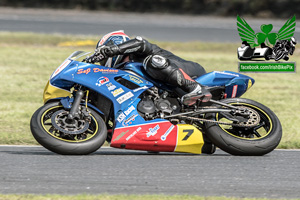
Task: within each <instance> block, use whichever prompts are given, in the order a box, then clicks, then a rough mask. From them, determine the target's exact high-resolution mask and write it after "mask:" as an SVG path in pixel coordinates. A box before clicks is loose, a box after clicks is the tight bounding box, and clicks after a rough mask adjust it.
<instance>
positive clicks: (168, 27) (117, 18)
mask: <svg viewBox="0 0 300 200" xmlns="http://www.w3.org/2000/svg"><path fill="white" fill-rule="evenodd" d="M245 18H246V21H247V22H248V23H249V24H250V26H251V27H252V28H253V29H254V31H255V32H261V30H260V26H261V25H262V24H273V26H274V28H273V30H272V32H277V31H278V30H279V29H280V28H281V27H282V26H283V24H284V23H285V22H286V21H287V20H288V19H283V20H271V19H251V18H248V17H245ZM297 23H298V21H297ZM298 24H299V23H298ZM120 29H123V30H125V32H126V33H127V34H128V35H130V36H134V35H140V36H143V37H146V38H148V39H153V40H159V41H196V40H198V41H208V42H236V43H238V42H241V40H240V38H239V35H238V32H237V26H236V18H232V17H229V18H224V17H223V18H221V17H213V16H182V15H163V14H135V13H110V12H103V11H97V12H95V11H93V12H92V11H74V10H48V9H12V8H0V31H26V32H38V33H63V34H85V35H86V34H89V35H99V36H100V35H103V34H106V33H108V32H110V31H116V30H120ZM294 36H295V37H296V38H298V40H299V39H300V30H299V29H298V28H296V32H295V35H294Z"/></svg>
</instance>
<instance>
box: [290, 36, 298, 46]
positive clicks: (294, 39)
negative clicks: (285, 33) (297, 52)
mask: <svg viewBox="0 0 300 200" xmlns="http://www.w3.org/2000/svg"><path fill="white" fill-rule="evenodd" d="M291 43H292V45H293V46H295V45H296V44H297V40H296V38H295V37H291Z"/></svg>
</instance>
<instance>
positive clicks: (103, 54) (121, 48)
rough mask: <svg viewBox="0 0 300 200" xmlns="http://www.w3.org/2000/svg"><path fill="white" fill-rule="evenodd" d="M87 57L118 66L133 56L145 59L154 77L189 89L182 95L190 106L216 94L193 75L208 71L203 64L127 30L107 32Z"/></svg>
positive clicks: (182, 100)
mask: <svg viewBox="0 0 300 200" xmlns="http://www.w3.org/2000/svg"><path fill="white" fill-rule="evenodd" d="M86 60H87V61H88V62H91V63H95V62H100V63H101V64H102V65H105V66H107V67H115V66H116V65H118V64H120V63H121V62H126V61H129V60H134V61H137V62H143V66H144V69H145V70H146V72H147V73H148V74H149V75H150V76H151V77H152V78H153V79H156V80H159V81H163V82H166V83H168V84H170V85H173V86H176V87H179V88H181V89H182V90H183V91H184V92H185V93H186V94H184V95H183V96H182V97H181V102H182V103H183V104H184V105H187V106H191V105H193V104H195V103H196V101H197V100H198V99H200V98H201V101H202V102H207V101H209V100H210V99H211V96H212V95H211V93H210V92H209V91H208V90H206V89H205V88H204V87H203V86H202V85H200V84H199V83H197V82H196V81H194V80H193V79H192V78H191V77H198V76H200V75H203V74H205V73H206V72H205V69H204V68H203V67H202V66H201V65H199V64H198V63H195V62H191V61H186V60H184V59H182V58H180V57H178V56H176V55H174V54H173V53H171V52H169V51H167V50H165V49H162V48H160V47H158V46H157V45H155V44H151V43H150V42H148V41H147V40H145V39H143V38H142V37H139V36H138V37H136V38H134V39H130V38H129V37H128V36H127V35H126V34H125V33H124V32H123V31H115V32H111V33H108V34H106V35H105V36H103V37H102V38H101V39H100V40H99V42H98V44H97V46H96V49H95V53H94V54H93V55H92V56H90V57H88V58H87V59H86Z"/></svg>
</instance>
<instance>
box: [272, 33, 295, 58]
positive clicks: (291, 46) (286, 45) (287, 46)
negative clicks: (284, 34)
mask: <svg viewBox="0 0 300 200" xmlns="http://www.w3.org/2000/svg"><path fill="white" fill-rule="evenodd" d="M296 44H297V40H296V38H295V37H292V38H291V39H290V40H279V41H277V42H276V44H275V45H274V47H273V55H275V60H276V61H277V60H280V59H281V58H283V59H284V60H288V59H289V54H290V55H293V54H294V51H295V48H296V47H295V46H296ZM277 54H278V55H282V56H277Z"/></svg>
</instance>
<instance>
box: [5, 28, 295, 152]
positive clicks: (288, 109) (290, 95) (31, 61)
mask: <svg viewBox="0 0 300 200" xmlns="http://www.w3.org/2000/svg"><path fill="white" fill-rule="evenodd" d="M98 38H99V36H70V35H46V34H33V33H10V32H0V86H1V89H0V102H1V103H0V144H37V143H36V141H35V140H34V138H33V137H32V136H31V133H30V128H29V122H30V118H31V115H32V114H33V112H34V111H35V110H36V109H38V108H39V107H40V106H42V104H43V102H42V93H43V89H44V86H45V84H46V82H47V80H48V79H49V77H50V75H51V74H52V72H53V71H54V70H55V69H56V68H57V66H59V65H60V64H61V63H62V61H63V60H64V59H65V58H66V57H67V56H68V55H70V54H71V53H72V52H74V51H76V50H85V51H93V50H94V46H95V44H96V43H97V40H98ZM78 41H81V42H78ZM82 41H83V42H82ZM84 41H86V43H85V42H84ZM93 41H94V45H91V44H93ZM66 42H67V43H66ZM85 44H86V45H85ZM157 44H158V45H159V46H161V47H163V48H166V49H168V50H170V51H172V52H174V53H175V54H177V55H179V56H181V57H183V58H185V59H188V60H193V61H196V62H198V63H200V64H201V65H202V66H204V67H205V68H206V70H207V71H214V70H230V71H237V70H238V59H237V56H236V49H237V47H238V46H239V45H240V44H239V43H236V44H229V43H228V44H224V43H222V44H217V43H203V42H187V43H170V42H157ZM78 45H83V46H78ZM299 55H300V51H299V49H297V48H296V53H295V55H294V56H292V57H291V60H292V61H296V62H297V63H300V57H299ZM248 75H250V76H251V77H253V78H254V79H255V80H256V83H255V84H254V86H253V87H252V88H251V89H250V90H249V92H247V93H246V94H245V95H244V96H243V97H245V98H250V99H253V100H256V101H258V102H261V103H262V104H265V105H266V106H268V107H269V108H271V110H273V111H274V112H275V113H276V114H277V116H278V117H279V119H280V121H281V123H282V127H283V138H282V141H281V143H280V145H279V148H300V123H299V122H300V115H299V113H300V112H299V111H300V100H299V99H298V98H299V96H300V75H299V73H268V74H266V73H253V74H249V73H248Z"/></svg>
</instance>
